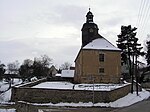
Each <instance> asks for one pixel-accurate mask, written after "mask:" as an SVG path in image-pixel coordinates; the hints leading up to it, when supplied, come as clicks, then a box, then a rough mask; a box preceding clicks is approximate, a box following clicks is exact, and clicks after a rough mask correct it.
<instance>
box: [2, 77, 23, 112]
mask: <svg viewBox="0 0 150 112" xmlns="http://www.w3.org/2000/svg"><path fill="white" fill-rule="evenodd" d="M21 82H22V81H21V80H19V79H14V81H13V84H12V86H15V85H18V84H20V83H21ZM8 88H9V84H8V83H7V82H5V81H4V80H2V81H0V91H1V92H2V93H0V104H2V103H8V101H10V98H11V89H9V90H8ZM0 112H1V111H0Z"/></svg>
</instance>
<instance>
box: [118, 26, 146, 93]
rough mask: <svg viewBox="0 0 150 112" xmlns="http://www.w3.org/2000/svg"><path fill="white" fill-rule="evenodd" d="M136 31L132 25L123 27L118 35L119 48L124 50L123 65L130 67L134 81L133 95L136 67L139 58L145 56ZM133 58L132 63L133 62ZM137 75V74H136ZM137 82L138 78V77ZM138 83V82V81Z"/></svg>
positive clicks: (122, 55) (122, 54)
mask: <svg viewBox="0 0 150 112" xmlns="http://www.w3.org/2000/svg"><path fill="white" fill-rule="evenodd" d="M136 29H137V28H135V27H134V28H132V27H131V25H128V26H121V33H120V34H119V35H118V40H117V42H118V43H117V46H118V48H120V49H121V50H122V53H121V60H122V63H125V64H128V66H129V74H130V76H131V79H132V88H131V93H133V78H134V77H133V75H134V71H135V69H134V67H135V66H136V67H137V57H138V56H139V55H143V54H144V53H143V52H141V49H142V47H140V48H138V46H141V44H138V43H137V41H138V38H136V37H135V36H136V32H135V31H136ZM131 57H132V62H131ZM136 75H137V74H136ZM136 80H137V77H136ZM136 82H137V81H136Z"/></svg>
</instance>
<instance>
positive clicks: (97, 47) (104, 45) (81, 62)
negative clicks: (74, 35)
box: [74, 9, 121, 83]
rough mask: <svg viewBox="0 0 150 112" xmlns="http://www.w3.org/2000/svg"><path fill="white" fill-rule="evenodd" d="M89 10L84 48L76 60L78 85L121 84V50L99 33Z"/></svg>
mask: <svg viewBox="0 0 150 112" xmlns="http://www.w3.org/2000/svg"><path fill="white" fill-rule="evenodd" d="M93 16H94V15H93V14H92V12H91V11H90V9H89V12H88V13H87V15H86V23H84V24H83V27H82V29H81V31H82V46H81V49H80V51H79V53H78V55H77V57H76V59H75V76H74V81H75V82H76V83H93V81H94V83H119V82H120V78H121V50H120V49H119V48H117V47H115V46H114V45H113V44H111V43H110V42H109V41H108V40H107V39H106V38H104V37H102V36H101V35H100V34H99V33H98V30H99V29H98V26H97V24H95V23H94V22H93Z"/></svg>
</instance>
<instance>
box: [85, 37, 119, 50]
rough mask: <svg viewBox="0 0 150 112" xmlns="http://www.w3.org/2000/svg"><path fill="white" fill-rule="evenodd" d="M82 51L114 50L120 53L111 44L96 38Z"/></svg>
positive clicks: (103, 39)
mask: <svg viewBox="0 0 150 112" xmlns="http://www.w3.org/2000/svg"><path fill="white" fill-rule="evenodd" d="M82 49H98V50H114V51H121V49H119V48H117V47H115V46H114V45H113V44H112V43H110V42H109V41H108V40H107V39H105V38H97V39H95V40H93V41H92V42H90V43H88V44H87V45H86V46H84V47H83V48H82Z"/></svg>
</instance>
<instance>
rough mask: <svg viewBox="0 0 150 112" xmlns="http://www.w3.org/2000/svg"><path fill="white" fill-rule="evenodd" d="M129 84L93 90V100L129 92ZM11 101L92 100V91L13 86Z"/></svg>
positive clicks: (115, 97) (107, 99)
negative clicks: (112, 88) (105, 89)
mask: <svg viewBox="0 0 150 112" xmlns="http://www.w3.org/2000/svg"><path fill="white" fill-rule="evenodd" d="M130 86H131V85H130V84H128V85H126V86H124V87H122V88H118V89H115V90H112V91H95V92H94V102H95V103H97V102H112V101H115V100H117V99H119V98H121V97H123V96H125V95H127V94H128V93H129V92H130V88H131V87H130ZM11 100H12V101H15V102H17V101H25V102H31V103H49V102H52V103H59V102H74V103H78V102H93V91H87V90H86V91H85V90H64V89H63V90H60V89H37V88H29V87H13V88H12V96H11Z"/></svg>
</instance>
